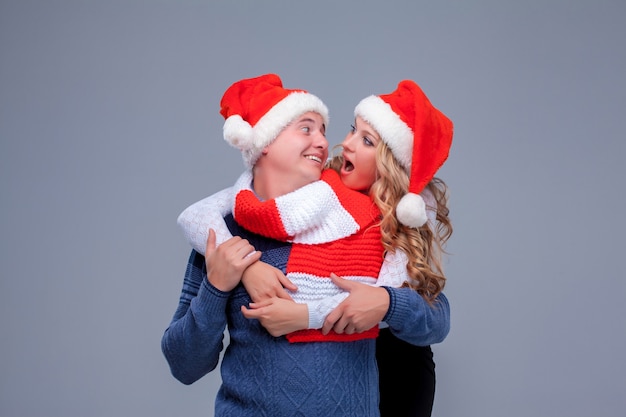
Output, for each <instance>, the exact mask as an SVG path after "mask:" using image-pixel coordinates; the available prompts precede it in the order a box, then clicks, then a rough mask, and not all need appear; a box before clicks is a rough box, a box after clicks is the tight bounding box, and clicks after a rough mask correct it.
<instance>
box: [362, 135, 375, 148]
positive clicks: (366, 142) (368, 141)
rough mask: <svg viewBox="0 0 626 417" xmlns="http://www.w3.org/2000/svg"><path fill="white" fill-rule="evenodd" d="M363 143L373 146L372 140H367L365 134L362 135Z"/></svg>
mask: <svg viewBox="0 0 626 417" xmlns="http://www.w3.org/2000/svg"><path fill="white" fill-rule="evenodd" d="M363 143H364V144H365V145H367V146H374V142H372V141H371V140H369V139H368V138H367V136H363Z"/></svg>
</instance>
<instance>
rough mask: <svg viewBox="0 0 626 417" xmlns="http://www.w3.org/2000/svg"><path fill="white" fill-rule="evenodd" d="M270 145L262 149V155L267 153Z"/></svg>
mask: <svg viewBox="0 0 626 417" xmlns="http://www.w3.org/2000/svg"><path fill="white" fill-rule="evenodd" d="M268 149H269V146H266V147H265V148H263V150H262V151H261V155H267V152H268Z"/></svg>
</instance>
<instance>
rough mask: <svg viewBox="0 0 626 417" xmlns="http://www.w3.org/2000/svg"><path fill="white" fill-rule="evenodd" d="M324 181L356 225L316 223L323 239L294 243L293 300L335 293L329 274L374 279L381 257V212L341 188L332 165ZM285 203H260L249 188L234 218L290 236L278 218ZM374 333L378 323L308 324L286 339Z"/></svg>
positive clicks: (289, 265)
mask: <svg viewBox="0 0 626 417" xmlns="http://www.w3.org/2000/svg"><path fill="white" fill-rule="evenodd" d="M322 180H323V181H324V182H325V183H326V184H328V185H329V186H330V189H331V190H332V191H333V192H334V196H335V198H336V199H335V200H336V201H339V202H340V203H341V206H342V207H343V208H344V209H345V211H346V212H348V213H350V214H351V215H352V216H353V220H354V221H355V222H356V224H357V225H358V229H357V230H356V231H355V233H352V234H350V235H348V236H345V235H341V234H339V233H337V229H336V228H333V227H330V228H328V229H324V228H319V229H318V230H317V234H316V235H317V236H318V237H319V242H321V243H311V244H304V243H295V242H294V243H293V245H292V248H291V254H290V256H289V260H288V262H287V268H286V275H287V277H288V278H289V279H290V280H291V281H292V282H293V283H294V284H295V285H297V286H298V291H296V292H295V293H292V294H291V295H292V297H293V299H294V301H296V302H301V303H307V302H311V301H314V300H320V299H324V298H326V297H332V296H335V295H337V294H339V293H340V292H341V289H339V288H338V287H337V286H336V285H335V284H333V283H332V281H331V280H330V278H329V277H330V274H331V273H335V274H337V275H338V276H341V277H343V278H345V279H350V280H354V281H358V282H363V283H368V284H372V283H374V282H375V281H376V278H377V277H378V274H379V272H380V268H381V266H382V262H383V257H384V250H383V247H382V244H381V235H380V227H379V225H378V222H379V220H380V211H379V210H378V208H377V207H376V205H375V204H374V203H373V202H372V200H371V199H370V198H369V197H368V196H366V195H364V194H361V193H359V192H356V191H353V190H350V189H348V188H347V187H345V186H344V185H343V184H342V183H341V180H340V178H339V176H338V175H337V173H336V172H334V171H332V170H326V171H324V173H323V175H322ZM287 206H288V205H280V206H279V205H277V204H276V202H275V200H268V201H264V202H261V201H259V200H258V199H257V198H256V196H254V194H252V193H251V192H245V190H242V191H240V192H239V193H238V194H237V197H236V204H235V220H236V221H237V222H238V223H239V224H240V225H241V226H243V227H244V228H246V229H247V230H250V231H252V232H254V233H258V234H260V235H263V236H265V237H269V238H273V239H277V240H287V239H294V236H290V235H289V234H288V233H287V232H286V231H285V227H284V224H283V220H282V219H284V218H288V217H289V216H290V214H291V213H289V212H285V211H281V209H283V210H284V208H285V207H287ZM331 223H332V222H331ZM377 335H378V326H375V327H373V328H372V329H370V330H367V331H365V332H362V333H356V334H351V335H348V334H338V333H336V332H334V331H331V332H330V333H329V334H327V335H323V334H322V332H321V331H320V330H318V329H306V330H301V331H297V332H294V333H291V334H288V335H287V339H288V340H289V341H290V342H311V341H353V340H359V339H366V338H375V337H376V336H377Z"/></svg>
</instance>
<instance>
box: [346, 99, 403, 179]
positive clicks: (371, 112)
mask: <svg viewBox="0 0 626 417" xmlns="http://www.w3.org/2000/svg"><path fill="white" fill-rule="evenodd" d="M354 115H355V116H360V117H362V118H363V119H364V120H365V121H366V122H367V123H369V124H370V125H372V127H373V128H374V129H376V131H377V132H378V134H379V135H380V136H381V139H382V140H383V142H385V143H386V144H387V146H389V148H390V149H391V152H393V155H394V156H395V157H396V159H397V160H398V162H400V164H402V166H403V167H404V169H405V170H406V171H407V172H408V171H409V170H410V169H411V158H412V156H413V131H412V130H411V128H409V126H408V125H407V124H406V123H404V122H403V121H402V119H401V118H400V116H398V114H397V113H396V112H394V111H393V109H392V108H391V106H390V105H389V103H387V102H385V101H384V100H383V99H381V98H380V97H378V96H369V97H366V98H364V99H363V100H361V101H360V102H359V104H357V106H356V107H355V109H354Z"/></svg>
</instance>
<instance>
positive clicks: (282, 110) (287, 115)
mask: <svg viewBox="0 0 626 417" xmlns="http://www.w3.org/2000/svg"><path fill="white" fill-rule="evenodd" d="M308 111H313V112H316V113H319V114H320V115H321V116H322V118H323V119H324V123H326V125H328V108H327V107H326V105H325V104H324V103H323V102H322V100H320V99H319V98H318V97H316V96H314V95H313V94H310V93H308V92H307V91H305V90H288V89H285V88H283V83H282V81H281V79H280V77H279V76H278V75H276V74H265V75H261V76H259V77H255V78H248V79H244V80H240V81H237V82H236V83H234V84H233V85H231V86H230V87H229V88H228V89H227V90H226V92H225V93H224V96H223V97H222V101H221V110H220V114H221V115H222V116H224V119H226V121H225V122H224V139H225V140H226V141H227V142H228V143H230V144H231V145H232V146H234V147H235V148H237V149H239V150H240V151H241V153H242V156H243V160H244V163H245V164H246V166H247V167H252V166H253V165H254V164H255V163H256V161H257V159H259V157H260V156H261V153H262V151H263V148H265V147H266V146H268V145H269V144H270V143H272V142H273V141H274V139H276V136H278V134H279V133H280V132H281V131H282V130H283V129H284V128H285V127H286V126H287V125H288V124H289V123H291V122H292V121H293V120H294V119H296V118H298V117H299V116H300V115H302V114H304V113H306V112H308Z"/></svg>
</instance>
